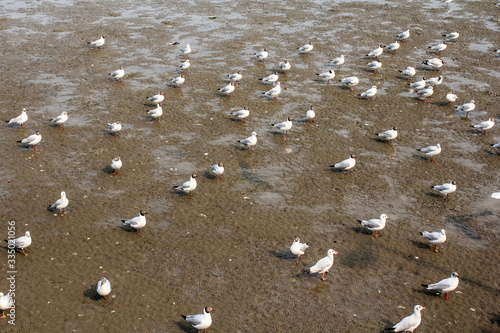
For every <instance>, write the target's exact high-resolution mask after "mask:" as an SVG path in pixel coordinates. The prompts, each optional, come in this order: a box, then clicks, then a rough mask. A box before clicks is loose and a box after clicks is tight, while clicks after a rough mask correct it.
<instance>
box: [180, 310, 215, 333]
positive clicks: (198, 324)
mask: <svg viewBox="0 0 500 333" xmlns="http://www.w3.org/2000/svg"><path fill="white" fill-rule="evenodd" d="M212 311H215V309H212V308H210V307H206V308H204V309H203V313H200V314H197V315H187V316H184V315H182V318H184V319H186V320H187V321H188V322H189V323H190V324H191V325H193V327H194V328H196V329H197V330H198V331H201V330H203V331H205V330H206V329H207V328H209V327H210V325H212V316H211V315H210V312H212Z"/></svg>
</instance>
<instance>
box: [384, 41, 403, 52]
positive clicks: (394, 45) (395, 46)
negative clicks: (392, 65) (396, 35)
mask: <svg viewBox="0 0 500 333" xmlns="http://www.w3.org/2000/svg"><path fill="white" fill-rule="evenodd" d="M399 47H400V44H399V42H398V41H395V42H394V43H391V44H389V45H387V46H386V47H385V49H386V50H389V52H391V54H396V50H397V49H399Z"/></svg>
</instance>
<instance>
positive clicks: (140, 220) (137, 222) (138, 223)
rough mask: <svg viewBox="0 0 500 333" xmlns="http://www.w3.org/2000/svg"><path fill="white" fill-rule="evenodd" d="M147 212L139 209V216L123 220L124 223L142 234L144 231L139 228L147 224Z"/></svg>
mask: <svg viewBox="0 0 500 333" xmlns="http://www.w3.org/2000/svg"><path fill="white" fill-rule="evenodd" d="M146 214H147V213H146V212H145V211H144V210H140V211H139V216H136V217H134V218H132V219H129V220H122V222H123V224H125V225H128V226H130V227H132V228H134V229H136V230H137V234H138V235H140V234H141V233H142V231H140V230H139V229H141V228H144V226H146Z"/></svg>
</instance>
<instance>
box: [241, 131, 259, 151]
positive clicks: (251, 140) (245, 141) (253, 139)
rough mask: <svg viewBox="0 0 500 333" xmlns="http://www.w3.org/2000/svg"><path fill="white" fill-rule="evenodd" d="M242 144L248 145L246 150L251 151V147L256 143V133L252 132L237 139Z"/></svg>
mask: <svg viewBox="0 0 500 333" xmlns="http://www.w3.org/2000/svg"><path fill="white" fill-rule="evenodd" d="M238 142H239V143H241V144H242V145H244V146H247V147H248V151H252V147H253V146H255V145H256V144H257V133H255V132H252V135H251V136H249V137H248V138H246V139H243V140H238Z"/></svg>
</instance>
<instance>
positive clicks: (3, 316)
mask: <svg viewBox="0 0 500 333" xmlns="http://www.w3.org/2000/svg"><path fill="white" fill-rule="evenodd" d="M0 318H7V316H6V315H5V310H2V317H0Z"/></svg>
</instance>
